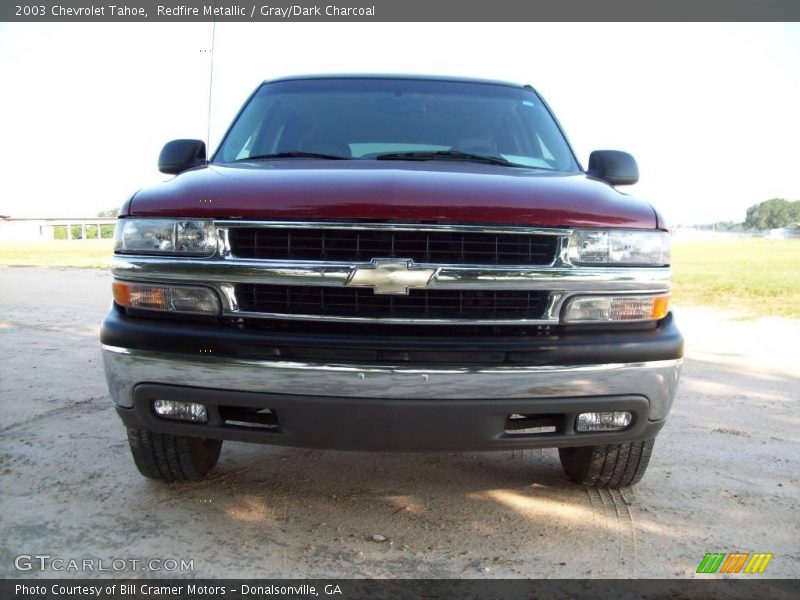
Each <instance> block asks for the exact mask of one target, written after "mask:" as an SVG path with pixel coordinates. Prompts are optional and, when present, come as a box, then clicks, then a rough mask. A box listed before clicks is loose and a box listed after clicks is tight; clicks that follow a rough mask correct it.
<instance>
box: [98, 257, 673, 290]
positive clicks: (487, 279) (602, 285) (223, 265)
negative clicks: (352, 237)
mask: <svg viewBox="0 0 800 600" xmlns="http://www.w3.org/2000/svg"><path fill="white" fill-rule="evenodd" d="M412 264H413V265H414V266H415V267H419V268H436V269H438V272H437V273H436V274H435V275H434V277H433V278H432V279H431V282H430V284H429V286H428V287H429V288H442V289H461V290H466V289H485V290H489V289H492V290H557V291H576V292H578V291H579V292H594V291H602V292H618V291H645V292H648V291H652V292H660V291H669V289H670V275H671V271H670V268H669V267H573V266H561V267H508V266H506V265H503V266H498V267H494V266H485V265H484V266H471V265H440V264H428V263H412ZM371 265H372V262H371V261H362V262H352V263H342V262H318V261H272V260H255V259H226V260H220V259H217V260H209V259H192V258H163V257H158V256H135V257H134V256H122V255H115V256H114V257H113V258H112V260H111V272H112V274H113V275H114V277H117V278H119V279H129V280H147V281H154V282H158V281H162V282H170V281H184V282H191V283H194V284H204V283H254V284H258V283H263V284H270V283H272V284H281V285H313V286H319V285H330V286H343V285H345V284H346V283H347V280H348V278H349V277H350V274H351V273H352V271H353V270H354V269H356V268H359V267H361V268H369V267H370V266H371Z"/></svg>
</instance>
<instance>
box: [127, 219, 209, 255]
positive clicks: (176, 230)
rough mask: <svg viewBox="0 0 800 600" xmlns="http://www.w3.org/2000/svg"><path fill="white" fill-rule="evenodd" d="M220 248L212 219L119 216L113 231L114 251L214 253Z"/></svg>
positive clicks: (132, 252)
mask: <svg viewBox="0 0 800 600" xmlns="http://www.w3.org/2000/svg"><path fill="white" fill-rule="evenodd" d="M216 249H217V231H216V229H214V223H213V222H212V221H185V220H176V219H120V220H119V221H117V228H116V230H115V232H114V252H119V253H123V254H177V255H184V256H211V255H212V254H214V252H215V251H216Z"/></svg>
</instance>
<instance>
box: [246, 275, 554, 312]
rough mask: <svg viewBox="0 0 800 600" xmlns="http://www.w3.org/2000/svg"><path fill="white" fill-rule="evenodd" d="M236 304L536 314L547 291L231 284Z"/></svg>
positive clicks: (275, 308)
mask: <svg viewBox="0 0 800 600" xmlns="http://www.w3.org/2000/svg"><path fill="white" fill-rule="evenodd" d="M236 297H237V298H238V300H239V308H240V310H243V311H247V312H261V313H278V314H286V315H314V316H328V317H368V318H376V317H380V318H404V319H415V318H416V319H541V318H542V316H543V314H544V311H545V307H546V304H547V298H548V294H547V292H542V291H534V290H526V291H518V290H492V291H483V290H432V289H424V290H420V289H416V290H410V293H409V294H408V295H407V296H400V295H380V294H375V293H374V292H373V291H372V290H371V289H368V288H344V287H343V288H338V287H324V286H289V285H261V284H244V283H242V284H237V285H236Z"/></svg>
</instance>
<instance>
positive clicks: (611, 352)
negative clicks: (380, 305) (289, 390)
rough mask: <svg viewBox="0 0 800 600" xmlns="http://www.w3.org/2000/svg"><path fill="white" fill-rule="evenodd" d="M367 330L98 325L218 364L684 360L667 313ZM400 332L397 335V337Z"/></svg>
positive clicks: (141, 344)
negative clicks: (593, 320) (635, 324)
mask: <svg viewBox="0 0 800 600" xmlns="http://www.w3.org/2000/svg"><path fill="white" fill-rule="evenodd" d="M370 331H371V328H370V326H369V325H361V326H359V325H353V326H352V328H350V329H349V330H348V331H347V332H346V333H344V332H343V333H336V334H333V333H325V334H317V333H307V332H302V333H298V332H289V333H287V332H277V331H269V330H253V329H250V330H248V329H244V330H240V329H236V328H234V327H230V326H225V325H222V324H216V323H202V322H197V323H181V322H173V321H169V320H165V319H148V318H141V317H135V318H134V317H129V316H126V315H124V314H120V312H119V311H118V309H116V308H115V309H112V311H111V312H110V313H109V314H108V316H107V317H106V319H105V320H104V321H103V326H102V330H101V340H102V343H103V344H105V345H108V346H115V347H120V348H129V349H135V350H146V351H157V352H163V353H172V354H189V355H198V354H206V355H207V354H211V355H213V356H216V357H222V358H243V359H258V360H262V359H265V360H275V359H281V360H299V361H307V362H315V361H317V362H330V361H337V360H338V361H351V362H358V363H359V364H370V363H376V364H386V363H389V364H398V363H412V364H421V365H428V366H430V365H433V364H452V365H457V364H480V365H485V366H490V365H496V364H509V365H531V366H534V365H590V364H605V363H630V362H647V361H659V360H674V359H677V358H681V357H682V356H683V337H682V335H681V333H680V331H678V328H677V327H676V326H675V323H674V319H673V317H672V314H671V313H670V314H669V315H667V317H665V318H664V319H663V320H662V321H661V322H660V323H659V324H658V326H657V327H655V328H653V329H649V330H642V331H626V330H620V331H591V332H574V333H562V334H559V335H550V336H520V335H517V336H509V335H503V334H502V333H496V332H490V330H489V329H487V334H486V335H483V336H448V335H447V334H446V333H445V331H444V330H437V327H436V326H430V328H429V331H430V332H431V334H430V335H427V336H425V335H402V334H397V335H375V334H371V333H370ZM398 331H400V330H398Z"/></svg>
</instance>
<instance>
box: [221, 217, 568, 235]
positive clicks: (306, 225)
mask: <svg viewBox="0 0 800 600" xmlns="http://www.w3.org/2000/svg"><path fill="white" fill-rule="evenodd" d="M214 226H216V227H222V228H232V227H258V228H272V229H352V230H358V231H430V232H435V231H457V232H464V233H496V234H502V233H507V234H527V235H560V236H567V237H568V236H570V235H572V231H573V230H572V229H569V228H551V227H518V226H503V225H445V224H425V223H419V224H417V223H353V222H347V223H337V222H335V221H238V220H219V221H214Z"/></svg>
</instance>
